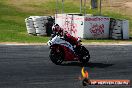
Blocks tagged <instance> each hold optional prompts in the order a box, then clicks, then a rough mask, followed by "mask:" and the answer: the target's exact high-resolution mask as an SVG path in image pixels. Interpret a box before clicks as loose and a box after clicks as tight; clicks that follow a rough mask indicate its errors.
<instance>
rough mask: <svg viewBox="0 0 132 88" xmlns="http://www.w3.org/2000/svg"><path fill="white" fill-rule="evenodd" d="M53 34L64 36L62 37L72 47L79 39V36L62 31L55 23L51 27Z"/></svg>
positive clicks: (76, 44)
mask: <svg viewBox="0 0 132 88" xmlns="http://www.w3.org/2000/svg"><path fill="white" fill-rule="evenodd" d="M52 31H53V36H52V37H54V36H55V35H59V36H61V37H64V39H65V40H66V41H67V42H69V43H70V44H71V45H72V46H74V48H75V47H76V46H78V44H79V42H81V40H80V39H79V38H76V37H73V36H72V35H71V34H69V33H68V32H67V31H64V30H63V29H62V28H61V27H60V26H59V25H58V24H55V25H54V26H53V28H52Z"/></svg>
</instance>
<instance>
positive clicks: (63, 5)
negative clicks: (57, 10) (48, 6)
mask: <svg viewBox="0 0 132 88" xmlns="http://www.w3.org/2000/svg"><path fill="white" fill-rule="evenodd" d="M63 13H64V0H62V14H63Z"/></svg>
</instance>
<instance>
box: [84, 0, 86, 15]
mask: <svg viewBox="0 0 132 88" xmlns="http://www.w3.org/2000/svg"><path fill="white" fill-rule="evenodd" d="M85 14H86V0H84V15H85Z"/></svg>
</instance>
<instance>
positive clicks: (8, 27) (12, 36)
mask: <svg viewBox="0 0 132 88" xmlns="http://www.w3.org/2000/svg"><path fill="white" fill-rule="evenodd" d="M22 6H23V7H31V8H35V9H36V10H34V11H27V10H26V9H25V10H21V9H20V8H17V7H15V6H12V5H9V4H7V3H6V0H1V1H0V42H21V43H26V42H27V43H36V42H37V43H44V42H47V41H48V39H49V37H39V36H30V35H28V34H27V31H26V27H25V22H24V19H25V18H27V17H29V16H32V15H54V13H55V6H56V3H55V2H54V1H53V0H50V1H48V2H45V3H40V4H39V5H37V4H31V3H27V4H23V5H22ZM87 8H88V7H87ZM59 11H60V12H61V3H59ZM64 11H65V12H66V13H69V12H70V13H76V12H79V3H78V4H77V3H73V1H67V2H66V3H65V9H64ZM87 13H93V14H98V11H97V10H90V9H89V10H87ZM103 14H104V15H105V16H110V17H114V18H116V17H118V18H119V19H128V20H130V29H132V17H127V16H124V15H121V14H116V13H114V12H112V13H110V12H103ZM130 35H131V36H132V32H131V34H130ZM83 41H84V42H87V41H89V42H95V41H96V42H111V41H112V42H115V40H83Z"/></svg>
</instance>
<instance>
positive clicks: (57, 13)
mask: <svg viewBox="0 0 132 88" xmlns="http://www.w3.org/2000/svg"><path fill="white" fill-rule="evenodd" d="M56 14H58V0H56Z"/></svg>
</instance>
